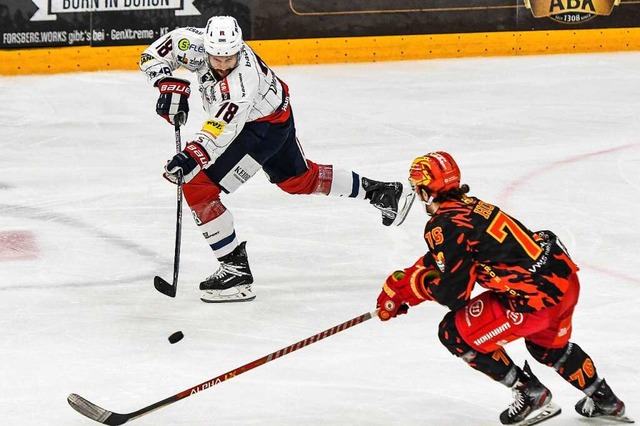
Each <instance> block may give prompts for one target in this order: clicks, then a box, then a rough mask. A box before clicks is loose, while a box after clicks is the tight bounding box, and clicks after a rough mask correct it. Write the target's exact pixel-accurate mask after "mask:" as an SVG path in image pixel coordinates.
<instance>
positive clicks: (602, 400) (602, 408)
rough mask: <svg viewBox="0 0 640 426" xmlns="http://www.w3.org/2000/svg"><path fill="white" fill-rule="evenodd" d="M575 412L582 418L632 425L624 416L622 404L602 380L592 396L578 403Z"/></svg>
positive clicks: (630, 420) (631, 421)
mask: <svg viewBox="0 0 640 426" xmlns="http://www.w3.org/2000/svg"><path fill="white" fill-rule="evenodd" d="M576 411H577V412H578V414H580V415H581V416H584V417H600V418H603V419H609V420H617V421H619V422H623V423H634V421H633V420H632V419H630V418H629V417H627V416H625V414H624V411H625V406H624V402H622V401H621V400H620V399H619V398H618V397H617V396H616V395H615V394H614V393H613V391H612V390H611V388H610V387H609V385H608V384H607V382H605V381H604V379H602V380H601V381H600V383H599V384H598V388H597V389H596V391H595V392H594V393H593V395H591V396H590V397H588V396H585V397H584V398H582V399H581V400H580V401H578V403H577V404H576Z"/></svg>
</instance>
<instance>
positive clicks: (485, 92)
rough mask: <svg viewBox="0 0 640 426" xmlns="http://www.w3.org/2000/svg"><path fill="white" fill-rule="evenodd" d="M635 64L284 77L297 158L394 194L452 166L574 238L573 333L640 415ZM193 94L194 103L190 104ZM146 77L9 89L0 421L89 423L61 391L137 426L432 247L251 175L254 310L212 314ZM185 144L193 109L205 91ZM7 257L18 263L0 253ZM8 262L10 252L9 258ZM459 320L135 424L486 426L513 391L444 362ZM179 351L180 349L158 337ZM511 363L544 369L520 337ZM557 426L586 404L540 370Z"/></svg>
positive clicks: (168, 142) (353, 309) (290, 338)
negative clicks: (158, 405)
mask: <svg viewBox="0 0 640 426" xmlns="http://www.w3.org/2000/svg"><path fill="white" fill-rule="evenodd" d="M639 69H640V53H621V54H598V55H572V56H541V57H533V56H532V57H522V58H493V59H463V60H432V61H417V62H397V63H377V64H357V65H327V66H298V67H277V68H276V71H277V72H278V73H279V75H280V77H281V78H282V79H284V80H285V81H286V82H287V83H288V85H289V87H290V88H291V93H292V104H293V108H294V112H295V116H296V122H297V126H298V133H299V138H300V140H301V142H302V144H303V146H304V147H305V152H306V155H307V157H308V158H310V159H312V160H314V161H316V162H318V163H322V164H331V163H333V164H335V165H337V166H342V167H344V168H352V169H354V170H356V171H358V172H360V173H361V174H363V175H366V176H369V177H373V178H378V179H385V180H398V179H400V180H403V181H404V180H405V179H406V176H407V169H408V167H409V165H410V163H411V160H412V159H413V158H414V157H416V156H418V155H420V154H423V153H426V152H428V151H431V150H436V149H442V150H447V151H449V152H451V153H452V154H453V155H454V156H455V157H456V158H457V159H458V162H459V164H460V166H461V167H462V172H463V181H464V182H466V183H468V184H469V185H470V186H471V190H472V194H473V195H477V196H479V197H481V198H483V199H485V200H486V201H489V202H493V203H496V204H498V205H501V206H502V207H503V208H504V209H505V210H506V211H507V212H509V213H511V214H513V215H514V216H516V217H518V218H519V219H521V220H522V221H523V222H524V223H525V224H527V225H528V226H529V227H530V228H532V229H552V230H554V231H555V232H556V233H557V234H559V235H560V236H561V238H562V239H563V240H564V242H565V244H566V245H567V246H568V248H569V250H570V252H571V254H572V256H573V257H574V259H575V260H576V262H577V263H578V264H579V265H580V267H581V268H582V271H581V280H582V294H581V300H580V303H579V305H578V308H577V311H576V313H575V317H574V319H575V322H574V328H575V329H574V335H573V339H572V340H574V341H575V342H578V343H579V344H580V345H581V346H582V347H583V348H584V349H585V350H586V351H587V352H588V353H589V354H590V355H591V356H592V357H593V359H594V361H595V363H596V365H597V368H598V370H599V372H600V374H601V375H602V376H604V377H606V378H607V381H608V382H609V383H610V384H611V386H612V387H613V388H614V390H615V391H616V393H617V394H618V395H619V396H620V397H621V398H622V399H623V400H625V401H626V402H627V406H628V413H629V414H630V415H631V416H633V415H636V416H637V415H639V414H640V409H639V408H638V404H640V380H639V379H640V374H639V369H640V367H639V364H638V356H639V354H640V332H639V331H638V330H639V329H640V325H639V321H640V314H639V312H640V311H639V310H640V275H639V272H638V271H639V270H640V262H639V261H638V256H639V255H640V227H639V226H638V219H637V215H638V212H639V211H640V171H639V169H640V123H639V121H638V114H639V111H640V74H639V73H638V70H639ZM196 93H197V92H196ZM155 100H156V91H155V89H153V88H151V87H149V86H148V85H147V83H146V81H145V79H144V78H143V76H142V75H141V74H140V73H136V72H103V73H86V74H69V75H54V76H44V77H42V76H39V77H11V78H6V77H5V78H0V105H2V113H1V114H0V130H1V134H2V137H1V138H0V154H1V155H0V171H1V172H0V234H1V233H3V232H4V233H8V232H15V231H23V232H24V233H32V234H33V235H34V236H35V244H36V247H37V251H36V253H35V255H36V257H35V258H34V259H31V260H29V259H26V260H8V259H6V255H5V260H0V330H1V333H2V337H1V338H0V423H1V424H3V425H20V426H29V425H65V426H67V425H90V424H93V423H92V422H91V421H89V420H87V419H85V418H83V417H82V416H80V415H79V414H78V413H76V412H75V411H73V410H72V409H71V408H70V407H69V406H68V405H67V402H66V398H67V395H68V394H69V393H71V392H75V393H78V394H80V395H82V396H84V397H86V398H88V399H89V400H91V401H93V402H94V403H96V404H98V405H101V406H103V407H105V408H107V409H109V410H112V411H117V412H131V411H135V410H138V409H140V408H142V407H144V406H147V405H150V404H152V403H154V402H156V401H159V400H161V399H164V398H166V397H169V396H171V395H174V394H176V393H178V392H180V391H182V390H184V389H187V388H190V387H191V386H194V385H197V384H199V383H201V382H203V381H205V380H207V379H210V378H213V377H216V376H218V375H219V374H222V373H224V372H226V371H229V370H232V369H234V368H236V367H239V366H241V365H243V364H245V363H247V362H249V361H252V360H254V359H257V358H260V357H262V356H263V355H266V354H268V353H270V352H272V351H275V350H277V349H280V348H283V347H285V346H288V345H289V344H291V343H294V342H296V341H298V340H301V339H304V338H306V337H309V336H311V335H313V334H315V333H317V332H319V331H322V330H324V329H326V328H329V327H331V326H334V325H336V324H339V323H341V322H343V321H346V320H348V319H350V318H352V317H355V316H357V315H359V314H362V313H365V312H367V311H370V310H372V309H373V308H374V305H375V299H376V297H377V295H378V293H379V290H380V287H381V284H382V282H383V280H384V278H385V277H386V276H387V274H388V273H390V272H391V271H393V270H394V269H396V268H398V267H403V266H408V265H409V264H411V263H412V262H413V261H414V260H415V259H417V257H418V256H420V255H421V254H423V252H424V251H425V243H424V241H423V239H422V228H423V226H424V222H425V220H426V216H425V215H424V214H423V212H422V211H421V208H420V206H419V205H416V206H415V208H414V209H413V211H412V212H411V213H410V215H409V217H408V219H407V221H406V223H405V224H404V225H403V226H402V227H400V228H385V227H383V226H382V225H381V223H380V217H379V214H378V212H377V211H376V210H375V209H373V208H372V207H371V206H369V205H368V204H366V203H365V202H362V201H355V200H348V199H330V198H325V197H319V196H290V195H287V194H284V193H283V192H281V191H280V190H279V189H278V188H277V187H276V186H274V185H271V184H269V183H268V181H267V179H266V178H265V176H264V175H263V174H262V173H259V174H258V175H256V176H255V177H254V178H253V179H252V180H251V181H250V182H249V183H248V184H246V185H245V186H243V187H242V188H240V189H239V190H238V191H237V192H236V193H235V194H233V195H232V196H229V197H225V198H224V201H225V204H226V205H227V206H228V207H229V208H230V209H231V210H232V212H233V214H234V216H235V219H236V224H237V232H238V235H239V237H240V238H241V239H243V240H248V245H247V248H248V252H249V257H250V261H251V266H252V269H253V272H254V275H255V278H256V283H255V285H254V289H255V292H256V293H257V299H256V300H255V301H254V302H251V303H245V304H229V305H210V304H205V303H202V302H201V301H200V300H199V291H198V289H197V283H198V282H199V281H200V280H201V279H202V278H204V277H205V276H207V275H209V274H210V273H212V272H213V271H214V270H215V268H216V267H217V263H216V261H215V259H214V257H213V255H212V253H211V250H210V249H209V247H208V246H207V245H206V244H205V242H204V240H203V238H202V237H201V235H200V234H199V233H198V231H197V229H196V226H195V224H194V223H193V221H192V220H191V218H190V215H189V213H188V210H186V211H185V216H184V229H183V241H182V261H181V272H180V284H179V289H178V296H177V298H175V299H170V298H168V297H165V296H163V295H161V294H160V293H158V292H156V291H155V290H154V289H153V285H152V281H153V276H154V275H156V274H159V275H161V276H163V277H165V278H166V279H168V280H170V279H171V273H172V264H173V244H174V223H175V189H174V187H173V186H172V185H170V184H169V183H167V182H166V181H165V180H164V179H162V177H161V171H162V166H163V165H164V163H165V161H166V160H167V159H168V158H170V157H171V155H172V154H173V152H174V146H175V145H174V135H173V129H172V127H171V126H169V125H167V124H166V123H165V122H164V121H163V120H161V119H160V118H158V117H157V116H156V114H155V111H154V106H155ZM191 107H192V114H191V116H190V118H189V123H188V125H187V126H186V128H184V129H183V136H184V139H185V140H186V139H188V137H189V136H190V135H192V134H193V132H194V131H196V130H197V129H198V128H199V125H200V124H201V122H202V120H203V118H204V114H203V113H202V110H201V108H200V100H199V98H198V96H197V94H195V95H194V96H193V98H192V99H191ZM6 250H8V248H7V247H5V253H6ZM0 259H1V258H0ZM445 312H446V310H445V308H443V307H440V306H438V305H435V304H429V303H425V304H423V305H421V306H419V307H415V308H413V309H411V311H410V313H409V315H405V316H403V317H400V318H398V319H396V320H394V321H391V322H388V323H381V322H380V321H378V320H377V319H373V320H371V321H368V322H366V323H364V324H362V325H358V326H357V327H354V328H352V329H349V330H347V331H345V332H343V333H340V334H338V335H335V336H333V337H331V338H328V339H326V340H323V341H321V342H319V343H317V344H313V345H311V346H309V347H307V348H304V349H302V350H300V351H298V352H295V353H292V354H290V355H287V356H285V357H284V358H281V359H278V360H275V361H273V362H271V363H268V364H266V365H263V366H261V367H259V368H257V369H255V370H253V371H250V372H247V373H245V374H243V375H241V376H238V377H236V378H233V379H232V380H228V381H227V382H225V383H222V384H221V385H220V386H216V387H214V388H212V389H208V390H206V391H204V392H202V393H199V394H197V395H194V396H191V397H189V398H187V399H185V400H183V401H180V402H177V403H175V404H173V405H171V406H169V407H166V408H163V409H161V410H159V411H156V412H154V413H151V414H149V415H147V416H144V417H142V418H140V419H138V420H135V423H134V424H139V425H269V426H271V425H278V426H279V425H287V426H294V425H295V426H298V425H367V426H370V425H380V426H389V425H403V426H404V425H474V426H475V425H494V424H499V421H498V414H499V412H500V411H501V410H502V409H504V408H505V407H506V406H507V405H508V404H509V403H510V402H511V396H510V392H509V390H508V389H507V388H505V387H503V386H501V385H499V384H496V383H494V382H492V381H491V380H489V379H488V378H486V377H485V376H483V375H482V374H480V373H478V372H476V371H474V370H472V369H471V368H469V367H468V366H466V365H465V364H464V363H463V362H462V361H461V360H459V359H456V358H455V357H453V356H451V355H450V354H449V353H448V352H447V350H446V349H444V348H443V347H442V346H441V344H440V343H439V341H438V338H437V326H438V323H439V322H440V320H441V318H442V316H443V315H444V314H445ZM177 330H182V331H183V332H184V334H185V338H184V339H183V340H182V341H181V342H180V343H177V344H175V345H170V344H169V343H168V341H167V337H168V336H169V335H170V334H171V333H173V332H175V331H177ZM507 348H508V350H509V353H510V354H511V356H512V357H513V359H514V360H515V361H516V362H518V363H519V364H522V363H523V362H524V360H525V359H529V360H530V361H532V360H531V357H530V356H529V355H528V353H527V352H526V350H525V348H524V345H523V343H522V342H521V341H519V342H515V343H512V344H511V345H509V346H508V347H507ZM532 366H533V369H534V372H535V373H537V375H538V377H539V378H540V379H541V380H542V381H543V382H544V383H545V384H547V386H549V387H550V388H551V390H552V391H553V393H554V397H555V400H556V402H557V403H559V404H560V405H561V406H562V407H563V409H564V411H563V414H562V415H561V416H560V417H558V418H556V419H553V420H550V421H549V422H548V423H547V424H549V425H550V426H551V425H553V424H555V425H586V424H597V422H593V421H591V422H589V421H585V420H583V419H581V418H579V416H578V415H577V414H576V413H575V412H574V410H573V404H574V403H575V402H576V401H577V400H578V399H579V398H581V396H582V395H581V393H580V392H579V391H577V390H576V389H574V388H573V387H571V386H570V385H568V384H567V383H565V382H564V381H563V380H562V379H561V378H560V377H559V376H557V374H556V373H555V372H553V371H552V370H551V369H549V368H547V367H544V366H542V365H539V364H537V363H535V362H532Z"/></svg>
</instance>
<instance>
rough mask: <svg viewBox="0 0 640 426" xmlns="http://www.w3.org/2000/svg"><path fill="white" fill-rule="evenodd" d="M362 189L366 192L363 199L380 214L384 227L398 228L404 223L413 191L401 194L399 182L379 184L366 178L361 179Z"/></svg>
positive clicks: (401, 189) (401, 186)
mask: <svg viewBox="0 0 640 426" xmlns="http://www.w3.org/2000/svg"><path fill="white" fill-rule="evenodd" d="M362 188H363V189H364V190H365V192H366V195H365V199H367V200H369V203H371V204H373V206H374V207H375V208H377V209H378V210H380V211H381V212H382V224H383V225H384V226H390V225H396V226H398V225H400V224H401V223H402V222H404V219H405V217H406V216H407V213H409V209H410V208H411V205H412V203H413V199H414V197H415V192H414V191H410V192H409V191H405V192H403V185H402V184H401V183H400V182H379V181H377V180H372V179H367V178H366V177H363V178H362Z"/></svg>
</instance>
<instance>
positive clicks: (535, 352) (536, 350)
mask: <svg viewBox="0 0 640 426" xmlns="http://www.w3.org/2000/svg"><path fill="white" fill-rule="evenodd" d="M525 344H526V346H527V350H528V351H529V353H530V354H531V356H532V357H533V358H534V359H535V360H536V361H538V362H539V363H541V364H545V365H547V366H549V367H553V366H554V364H555V363H557V362H558V361H560V359H561V358H562V356H563V355H564V354H565V353H566V352H567V349H568V347H569V344H567V345H565V346H564V347H562V348H555V349H554V348H545V347H544V346H540V345H537V344H535V343H533V342H530V341H528V340H527V341H525Z"/></svg>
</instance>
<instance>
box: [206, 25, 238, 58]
mask: <svg viewBox="0 0 640 426" xmlns="http://www.w3.org/2000/svg"><path fill="white" fill-rule="evenodd" d="M242 46H243V41H242V30H241V29H240V25H238V21H236V18H234V17H232V16H214V17H212V18H211V19H209V21H207V28H206V29H205V32H204V50H205V51H206V52H207V53H208V54H209V55H212V56H231V55H235V54H237V53H238V52H240V50H242Z"/></svg>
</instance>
